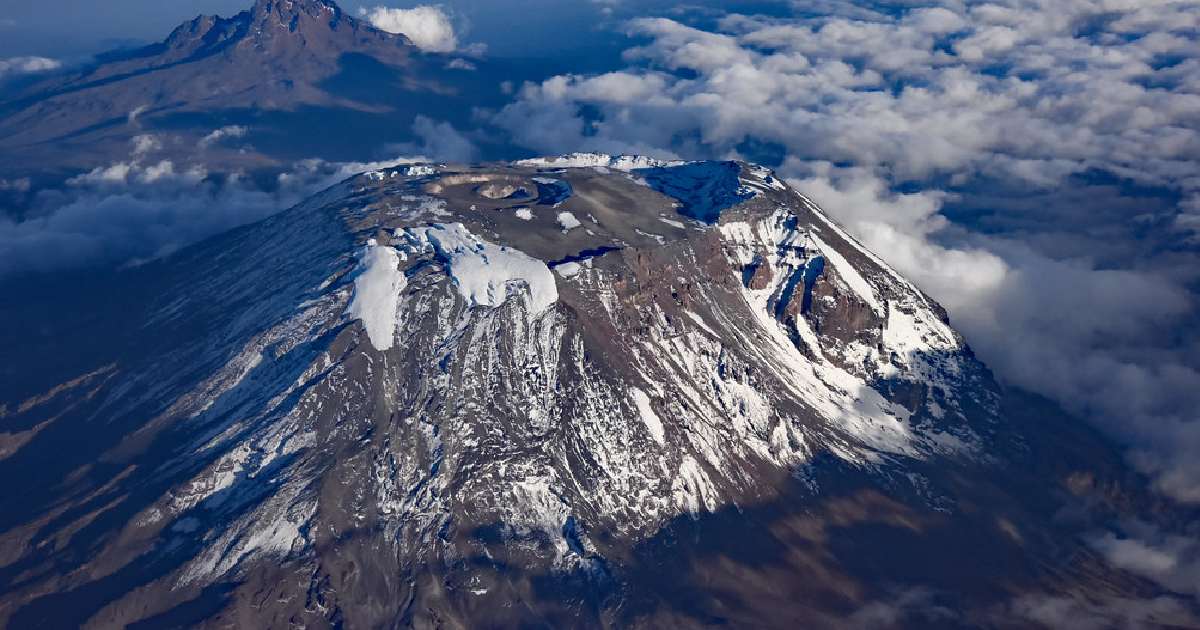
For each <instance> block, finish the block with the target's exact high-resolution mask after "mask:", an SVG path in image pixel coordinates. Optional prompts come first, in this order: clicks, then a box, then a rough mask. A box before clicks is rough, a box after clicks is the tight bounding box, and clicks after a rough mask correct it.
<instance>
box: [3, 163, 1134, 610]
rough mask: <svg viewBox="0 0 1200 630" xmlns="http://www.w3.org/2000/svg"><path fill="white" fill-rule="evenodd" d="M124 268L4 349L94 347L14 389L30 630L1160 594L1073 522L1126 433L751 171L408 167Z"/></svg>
mask: <svg viewBox="0 0 1200 630" xmlns="http://www.w3.org/2000/svg"><path fill="white" fill-rule="evenodd" d="M111 282H112V283H113V284H112V286H113V287H114V289H113V290H112V291H111V293H110V294H109V295H108V296H107V297H105V298H104V299H103V300H99V301H98V302H97V303H94V304H93V305H92V308H93V309H94V310H93V311H91V312H90V315H89V318H90V319H89V320H88V321H85V322H83V323H82V324H77V323H76V322H75V320H73V319H71V318H69V317H67V318H66V319H65V323H62V324H56V323H55V322H50V323H49V324H47V325H49V326H51V327H54V326H58V329H61V334H58V333H56V334H55V335H53V336H52V337H50V338H49V339H48V340H47V339H46V338H39V339H37V340H31V341H29V342H28V343H27V344H25V345H21V344H20V343H15V344H14V345H15V346H16V348H17V355H16V357H15V358H17V359H22V358H24V357H26V356H29V357H33V356H34V355H37V356H41V357H47V356H53V355H54V353H55V352H56V351H58V350H59V349H60V348H61V347H62V346H64V345H68V344H70V345H72V347H74V346H82V347H85V348H86V349H87V350H86V352H84V351H80V352H76V353H75V354H74V355H73V356H75V357H77V359H75V361H76V363H75V364H71V365H69V366H66V367H59V368H57V371H55V370H49V369H48V370H46V371H45V373H44V374H45V375H44V376H41V377H37V376H35V377H30V378H28V379H25V380H22V381H20V382H17V383H13V384H11V386H10V387H9V388H7V389H9V390H10V391H6V392H5V395H4V402H6V406H5V407H2V408H0V409H2V410H3V411H0V418H2V419H3V422H4V423H5V424H4V425H3V426H4V427H5V431H6V433H4V434H2V435H0V438H2V440H0V474H3V478H4V479H9V480H16V479H22V480H26V481H24V482H23V483H14V484H11V485H10V486H9V487H6V488H4V489H3V491H2V493H3V495H2V496H3V504H4V505H6V506H12V507H13V509H11V510H5V511H4V512H5V514H4V516H3V517H0V585H2V587H0V591H3V592H4V595H3V596H2V598H0V619H2V620H3V623H4V624H5V625H8V626H10V627H22V628H30V627H39V626H52V627H61V626H77V625H85V624H86V625H90V626H94V627H114V626H121V625H124V624H133V623H135V622H140V623H143V624H145V625H147V626H153V627H167V626H180V625H204V626H213V627H216V626H224V625H229V624H234V625H241V626H246V627H283V626H289V625H290V626H304V627H350V628H372V627H396V626H402V625H416V626H422V627H424V626H451V627H460V626H481V625H482V626H490V625H498V626H510V625H522V624H539V625H552V626H559V625H572V626H602V625H613V624H617V625H622V626H625V625H630V626H654V627H664V626H693V625H695V626H699V625H714V624H719V623H733V624H737V625H743V626H753V627H772V626H774V627H797V624H810V625H814V626H818V627H831V626H837V625H840V624H845V625H847V626H850V627H862V626H863V625H868V624H867V623H865V622H863V623H856V622H855V621H854V620H855V619H856V617H855V615H856V614H857V613H858V612H860V611H862V610H869V609H870V607H871V606H875V605H878V604H879V603H880V602H884V603H888V602H890V603H893V604H894V603H895V602H896V601H898V600H901V599H903V598H906V597H910V595H911V593H913V592H919V593H923V594H924V595H922V597H924V598H925V599H924V600H922V601H926V600H927V601H926V603H928V609H925V608H922V609H920V610H918V611H917V612H916V613H913V614H917V615H918V616H919V617H920V622H921V623H920V625H922V626H923V627H929V626H930V625H934V626H937V625H956V624H960V625H1000V626H1005V625H1015V626H1021V625H1022V624H1021V623H1010V622H1009V621H1006V617H1005V616H1004V614H1003V613H1004V610H1005V608H1004V607H1005V606H1006V605H1007V602H1010V601H1011V599H1012V598H1014V597H1017V596H1019V595H1020V594H1022V593H1032V592H1038V593H1041V592H1048V593H1071V592H1075V591H1078V590H1080V589H1096V588H1103V589H1109V590H1110V591H1112V592H1130V593H1132V592H1141V591H1142V590H1145V589H1147V588H1149V587H1148V585H1146V584H1145V583H1143V582H1141V581H1139V580H1137V579H1135V578H1132V577H1130V576H1127V575H1124V574H1120V573H1117V572H1115V571H1114V570H1113V569H1110V568H1107V567H1105V566H1104V565H1103V564H1102V563H1100V562H1098V561H1097V560H1096V559H1095V556H1094V554H1092V553H1091V552H1090V551H1089V550H1088V548H1087V547H1086V545H1084V544H1083V543H1082V542H1080V541H1079V540H1078V538H1077V537H1076V536H1075V533H1076V532H1077V531H1080V530H1081V528H1082V523H1083V522H1085V521H1087V520H1088V519H1096V518H1107V515H1109V514H1110V513H1112V512H1113V511H1114V510H1117V509H1119V507H1120V506H1119V504H1121V503H1122V502H1129V501H1135V500H1140V499H1135V498H1128V497H1126V496H1125V495H1124V494H1123V491H1122V490H1120V488H1121V486H1120V484H1121V477H1122V475H1123V474H1124V473H1123V472H1122V469H1121V467H1120V466H1119V464H1118V463H1117V461H1118V460H1117V459H1116V458H1115V457H1114V456H1112V455H1111V453H1110V452H1109V451H1108V450H1107V449H1106V447H1105V446H1104V445H1103V444H1102V443H1101V442H1100V441H1098V440H1096V439H1095V438H1094V437H1092V436H1090V435H1089V434H1087V433H1086V432H1085V431H1083V430H1082V429H1077V428H1072V427H1073V425H1071V424H1070V421H1069V420H1066V419H1064V418H1063V417H1061V416H1059V415H1056V414H1055V412H1053V411H1052V410H1049V409H1048V408H1047V407H1048V406H1045V405H1043V406H1041V407H1039V406H1037V405H1038V403H1036V402H1035V401H1026V400H1022V399H1019V398H1018V397H1017V396H1015V395H1013V394H1011V393H1009V392H1006V391H1004V390H1003V389H1002V388H1001V387H999V386H998V385H997V384H996V382H995V381H994V380H993V378H992V376H991V374H990V373H989V372H988V370H987V369H986V367H985V366H983V365H982V364H981V363H980V362H979V361H978V360H977V359H976V358H975V357H974V355H973V354H972V353H971V351H970V349H969V348H968V347H967V346H966V344H965V343H964V341H963V339H962V338H961V337H960V336H959V335H958V334H957V333H956V332H955V331H954V330H953V329H952V328H951V326H950V324H949V322H948V319H947V317H946V314H945V312H944V311H943V310H942V309H941V307H939V306H938V305H937V304H936V303H935V302H934V301H933V300H931V299H930V298H929V297H928V296H926V295H925V294H924V293H922V292H921V291H920V290H919V289H918V288H917V287H915V286H914V285H913V284H912V283H910V282H908V281H907V280H905V279H904V278H903V277H901V276H900V275H899V274H897V273H896V272H895V271H894V270H892V269H891V268H889V267H888V266H887V265H886V264H885V263H883V262H882V261H881V260H880V259H879V258H878V257H877V256H875V255H874V254H872V253H871V252H869V251H867V250H866V249H864V248H863V247H862V246H861V245H860V244H858V243H857V242H856V241H855V240H854V239H853V238H852V237H850V236H849V235H847V234H846V233H845V232H844V231H843V230H842V229H841V228H840V227H839V226H838V225H837V224H836V223H834V222H833V221H831V220H830V219H829V218H828V217H827V216H826V215H825V214H824V213H823V212H822V211H821V210H820V209H819V208H818V207H817V206H816V205H814V204H813V203H812V202H811V201H810V200H808V199H807V198H805V197H804V196H803V195H801V194H800V193H798V192H796V191H794V190H792V189H790V188H789V187H788V186H786V185H785V184H784V183H783V182H781V181H780V180H778V179H777V178H776V177H775V176H774V175H773V174H772V173H771V172H769V171H767V170H765V169H762V168H759V167H756V166H753V165H748V164H744V163H738V162H687V163H684V162H661V161H656V160H650V159H646V158H637V157H630V156H618V157H612V156H602V155H591V154H586V155H572V156H563V157H560V158H548V159H537V160H527V161H523V162H518V163H511V164H489V165H482V166H452V165H436V164H421V165H409V166H401V167H397V168H393V169H387V170H382V171H376V172H370V173H365V174H362V175H359V176H356V177H354V178H351V179H349V180H347V181H345V182H342V183H341V184H338V185H337V186H334V187H333V188H330V189H329V190H327V191H325V192H323V193H322V194H320V195H318V196H316V197H314V198H312V199H310V200H309V201H307V202H306V203H304V204H302V205H300V206H298V207H296V208H293V209H292V210H290V211H287V212H285V213H283V214H280V215H277V216H275V217H273V218H271V219H269V220H267V221H264V222H262V223H258V224H255V225H252V226H249V227H247V228H242V229H239V230H236V231H234V232H232V233H229V234H227V235H223V236H220V237H217V238H215V239H212V240H209V241H206V242H204V243H202V244H200V245H198V246H194V247H192V248H189V249H187V250H184V251H183V252H180V253H178V254H176V255H173V256H170V257H168V258H166V259H163V260H160V261H156V262H152V263H149V264H147V265H144V266H142V267H139V268H135V269H130V270H126V271H123V272H121V273H119V274H117V275H116V277H114V278H113V279H112V281H111ZM118 287H119V289H118ZM63 299H65V300H67V301H68V302H69V301H70V300H71V299H74V298H72V297H67V298H63ZM64 317H65V316H64ZM69 370H73V371H72V372H70V373H69V374H66V372H68V371H69ZM55 374H58V375H60V376H54V375H55ZM48 379H49V380H48ZM1031 427H1036V428H1037V429H1038V431H1037V433H1036V434H1032V433H1031V432H1030V428H1031ZM1077 504H1078V505H1082V504H1088V505H1089V506H1090V507H1088V508H1087V509H1083V508H1080V509H1079V510H1077V512H1076V513H1073V515H1072V516H1069V517H1068V516H1063V514H1064V511H1063V510H1064V509H1065V508H1064V506H1067V505H1077ZM943 600H948V601H951V602H952V603H953V607H954V610H955V611H962V612H961V615H959V616H954V617H953V618H952V617H946V616H938V615H937V614H936V612H937V611H938V610H939V606H940V602H942V601H943ZM904 601H909V600H904ZM941 609H942V610H944V608H941ZM931 611H932V612H931ZM956 615H958V613H956ZM893 621H896V622H897V623H899V622H903V621H904V619H903V618H897V619H895V620H893ZM905 623H907V622H905ZM1026 627H1027V626H1026Z"/></svg>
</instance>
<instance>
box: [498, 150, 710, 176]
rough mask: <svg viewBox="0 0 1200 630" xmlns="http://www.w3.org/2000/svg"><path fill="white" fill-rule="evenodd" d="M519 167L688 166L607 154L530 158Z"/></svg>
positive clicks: (681, 162)
mask: <svg viewBox="0 0 1200 630" xmlns="http://www.w3.org/2000/svg"><path fill="white" fill-rule="evenodd" d="M515 164H516V165H517V166H535V167H544V168H609V169H613V170H617V171H626V172H628V171H632V170H636V169H639V168H662V167H665V166H680V165H683V164H687V162H684V161H681V160H660V159H657V158H652V157H646V156H644V155H608V154H605V153H571V154H568V155H559V156H552V157H539V158H530V159H527V160H520V161H517V162H516V163H515Z"/></svg>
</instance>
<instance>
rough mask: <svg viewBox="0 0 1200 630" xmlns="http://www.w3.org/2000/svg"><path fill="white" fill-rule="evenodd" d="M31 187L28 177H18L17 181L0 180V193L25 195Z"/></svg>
mask: <svg viewBox="0 0 1200 630" xmlns="http://www.w3.org/2000/svg"><path fill="white" fill-rule="evenodd" d="M32 186H33V181H32V180H30V179H29V178H28V177H18V178H17V179H2V178H0V191H12V192H18V193H27V192H29V189H30V188H31V187H32Z"/></svg>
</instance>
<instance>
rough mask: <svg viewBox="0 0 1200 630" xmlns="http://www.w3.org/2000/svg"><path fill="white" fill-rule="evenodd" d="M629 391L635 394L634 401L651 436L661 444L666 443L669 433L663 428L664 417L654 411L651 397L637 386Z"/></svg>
mask: <svg viewBox="0 0 1200 630" xmlns="http://www.w3.org/2000/svg"><path fill="white" fill-rule="evenodd" d="M629 393H630V395H631V396H633V403H634V404H635V405H637V410H638V415H640V416H641V418H642V422H644V423H645V424H646V430H647V431H649V432H650V437H652V438H654V441H655V442H658V443H659V444H666V443H667V439H666V438H667V434H666V431H665V430H664V429H663V423H662V419H661V418H659V417H658V414H657V413H654V407H651V406H650V397H649V396H647V395H646V392H644V391H642V390H640V389H638V388H636V387H630V388H629Z"/></svg>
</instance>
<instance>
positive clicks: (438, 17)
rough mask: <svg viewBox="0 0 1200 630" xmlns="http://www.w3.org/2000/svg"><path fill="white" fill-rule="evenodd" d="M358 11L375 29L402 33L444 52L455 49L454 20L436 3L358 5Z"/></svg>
mask: <svg viewBox="0 0 1200 630" xmlns="http://www.w3.org/2000/svg"><path fill="white" fill-rule="evenodd" d="M359 14H360V15H363V16H365V17H366V18H367V20H368V21H369V22H370V23H371V24H372V25H373V26H374V27H375V28H377V29H379V30H382V31H387V32H389V33H402V34H404V36H406V37H408V38H409V39H410V40H412V43H413V44H415V45H416V46H417V47H418V48H420V49H421V50H426V51H429V52H443V53H444V52H454V51H455V50H457V49H458V36H457V35H456V34H455V32H454V24H453V23H452V22H451V20H450V16H449V15H447V14H446V12H445V11H444V10H443V9H442V7H440V6H432V5H424V6H418V7H413V8H411V9H392V8H388V7H382V6H377V7H374V8H371V9H365V8H364V9H359Z"/></svg>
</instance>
